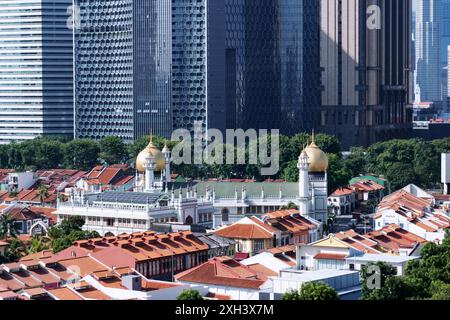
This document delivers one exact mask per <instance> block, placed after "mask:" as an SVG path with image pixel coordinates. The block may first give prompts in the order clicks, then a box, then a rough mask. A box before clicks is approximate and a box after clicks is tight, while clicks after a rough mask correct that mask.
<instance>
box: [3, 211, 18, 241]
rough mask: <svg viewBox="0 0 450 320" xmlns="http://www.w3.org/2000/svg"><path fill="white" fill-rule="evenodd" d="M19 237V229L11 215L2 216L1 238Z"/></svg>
mask: <svg viewBox="0 0 450 320" xmlns="http://www.w3.org/2000/svg"><path fill="white" fill-rule="evenodd" d="M16 236H17V227H16V224H15V220H14V219H13V218H12V216H11V215H10V214H9V213H4V214H2V215H0V238H2V239H7V238H8V237H16Z"/></svg>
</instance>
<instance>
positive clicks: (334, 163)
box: [0, 133, 450, 192]
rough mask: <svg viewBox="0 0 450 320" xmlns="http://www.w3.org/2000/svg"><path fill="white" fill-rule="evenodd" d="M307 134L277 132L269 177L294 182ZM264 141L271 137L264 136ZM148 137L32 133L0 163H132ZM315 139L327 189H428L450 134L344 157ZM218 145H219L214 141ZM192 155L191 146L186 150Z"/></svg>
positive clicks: (235, 174) (256, 173)
mask: <svg viewBox="0 0 450 320" xmlns="http://www.w3.org/2000/svg"><path fill="white" fill-rule="evenodd" d="M311 139H312V137H311V135H310V134H307V133H301V134H297V135H295V136H292V137H287V136H280V163H279V164H280V170H279V172H278V173H277V174H275V175H273V176H271V177H270V178H273V179H280V178H282V179H285V180H286V181H289V182H294V181H298V169H297V161H298V157H299V154H300V152H301V150H302V149H303V148H304V147H305V146H306V145H307V144H308V143H310V142H311ZM268 140H269V143H270V141H271V137H270V136H268ZM261 141H262V138H261V137H260V139H259V140H257V141H256V142H253V143H251V146H250V148H257V147H258V146H259V145H260V143H261ZM148 142H149V137H143V138H140V139H138V140H136V141H135V142H133V143H131V144H128V145H127V144H125V143H123V142H122V141H121V140H120V139H119V138H118V137H107V138H104V139H102V140H100V141H93V140H85V139H78V140H67V139H63V138H37V139H34V140H30V141H25V142H21V143H11V144H8V145H2V146H0V168H4V169H16V170H38V169H54V168H55V169H56V168H70V169H77V170H85V171H88V170H91V169H92V168H93V167H94V166H96V165H101V164H108V165H111V164H119V163H128V164H131V165H133V164H134V162H135V158H136V157H137V155H138V154H139V152H140V151H141V150H143V149H144V148H145V146H146V145H147V144H148ZM315 142H316V144H317V145H318V146H319V147H320V148H321V149H322V150H323V151H324V152H325V153H327V155H328V158H329V171H328V178H329V188H328V189H329V191H330V192H333V191H334V190H335V189H337V188H339V187H343V186H345V185H347V184H348V180H349V179H350V178H352V177H356V176H359V175H360V174H374V175H378V176H384V177H385V178H386V179H387V180H388V181H389V182H390V185H391V189H392V190H397V189H400V188H402V187H404V186H405V185H407V184H409V183H414V184H417V185H419V186H421V187H425V188H429V187H435V186H437V185H439V182H440V177H439V174H440V172H439V162H440V154H441V153H443V152H450V138H447V139H441V140H435V141H423V140H420V139H409V140H391V141H386V142H379V143H376V144H374V145H372V146H370V147H368V148H363V147H355V148H352V149H351V150H350V153H349V154H348V155H347V156H346V157H345V158H344V157H343V156H342V145H341V144H340V142H339V140H338V139H337V138H336V137H334V136H330V135H325V134H317V135H316V137H315ZM153 143H154V144H155V145H156V146H157V147H158V148H160V149H162V148H163V146H164V144H166V143H167V144H168V146H169V148H173V147H174V146H175V145H176V144H177V142H176V141H167V140H166V139H164V138H162V137H157V136H154V137H153ZM218 148H220V145H219V146H218ZM223 148H224V149H230V148H231V150H233V151H234V153H235V159H236V155H237V154H238V153H239V152H243V154H244V155H245V157H246V159H247V162H246V163H248V160H249V159H248V157H249V149H248V148H246V149H245V150H242V149H237V148H235V147H234V146H230V145H223ZM191 154H194V151H193V150H191ZM261 168H262V165H261V163H259V161H258V162H257V163H254V164H233V165H229V164H226V162H225V161H224V164H207V163H204V164H202V165H184V164H181V165H176V164H173V165H172V171H173V172H176V173H178V174H180V175H182V176H185V177H189V178H193V179H196V178H198V179H207V178H242V179H257V180H264V179H267V178H269V177H268V176H262V175H261V172H260V169H261Z"/></svg>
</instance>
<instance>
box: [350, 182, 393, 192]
mask: <svg viewBox="0 0 450 320" xmlns="http://www.w3.org/2000/svg"><path fill="white" fill-rule="evenodd" d="M350 188H352V189H353V190H355V191H364V192H370V191H379V190H384V189H385V188H384V187H383V186H382V185H380V184H378V183H376V182H373V181H372V180H361V181H359V182H356V183H354V184H352V185H350Z"/></svg>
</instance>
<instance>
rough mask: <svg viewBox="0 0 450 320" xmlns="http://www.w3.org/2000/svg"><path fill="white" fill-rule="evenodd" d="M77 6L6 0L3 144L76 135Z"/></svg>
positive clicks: (0, 38) (1, 53)
mask: <svg viewBox="0 0 450 320" xmlns="http://www.w3.org/2000/svg"><path fill="white" fill-rule="evenodd" d="M71 4H72V1H71V0H39V1H38V0H27V1H21V2H11V1H3V0H2V1H0V18H1V20H2V23H0V57H1V58H0V144H4V143H9V142H12V141H24V140H30V139H34V138H36V137H38V136H56V135H70V136H71V135H72V132H73V84H72V73H73V72H72V69H73V45H72V30H71V29H70V28H68V20H69V17H70V16H71V13H69V12H70V10H69V11H68V8H69V6H70V5H71Z"/></svg>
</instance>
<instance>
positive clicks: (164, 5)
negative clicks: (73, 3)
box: [75, 0, 172, 141]
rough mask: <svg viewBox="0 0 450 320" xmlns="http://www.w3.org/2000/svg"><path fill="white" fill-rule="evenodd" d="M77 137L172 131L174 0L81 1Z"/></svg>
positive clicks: (77, 43) (77, 39)
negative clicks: (172, 26)
mask: <svg viewBox="0 0 450 320" xmlns="http://www.w3.org/2000/svg"><path fill="white" fill-rule="evenodd" d="M77 5H78V6H79V8H80V28H79V29H77V30H76V32H75V57H76V59H75V62H76V64H75V65H76V69H75V70H76V73H75V84H76V86H75V110H76V136H77V137H79V138H91V139H101V138H103V137H105V136H118V137H120V138H122V139H123V140H125V141H132V140H134V139H136V138H139V137H141V136H143V135H148V134H150V131H152V132H153V134H158V135H162V136H169V135H170V132H171V129H172V127H171V52H172V48H171V39H172V37H171V11H170V7H171V1H170V0H152V1H148V0H111V1H102V0H77Z"/></svg>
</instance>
